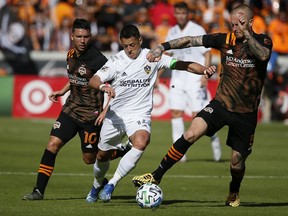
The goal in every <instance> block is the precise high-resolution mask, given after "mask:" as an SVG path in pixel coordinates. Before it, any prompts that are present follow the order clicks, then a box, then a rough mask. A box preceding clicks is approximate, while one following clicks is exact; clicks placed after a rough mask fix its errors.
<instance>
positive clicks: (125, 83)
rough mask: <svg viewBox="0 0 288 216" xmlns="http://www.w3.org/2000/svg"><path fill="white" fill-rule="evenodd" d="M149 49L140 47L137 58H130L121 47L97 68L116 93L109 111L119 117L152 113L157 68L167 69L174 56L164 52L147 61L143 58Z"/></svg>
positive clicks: (98, 72)
mask: <svg viewBox="0 0 288 216" xmlns="http://www.w3.org/2000/svg"><path fill="white" fill-rule="evenodd" d="M149 51H150V50H149V49H142V50H141V53H140V55H139V56H138V57H137V58H136V59H131V58H129V57H128V56H127V55H126V54H125V52H124V50H122V51H120V52H118V53H117V54H116V55H114V56H112V57H110V58H109V59H108V61H107V62H106V64H105V65H104V66H103V67H102V68H101V69H100V70H99V71H97V73H96V74H97V75H98V76H99V77H100V79H101V81H102V82H107V81H112V83H111V86H112V88H114V90H115V92H116V96H115V98H114V99H112V100H111V103H110V110H109V111H108V113H109V112H110V114H111V112H114V113H116V114H118V115H119V116H122V117H125V116H127V117H128V116H135V115H136V116H141V115H142V116H143V115H145V116H149V117H150V116H151V111H152V108H153V88H154V84H155V81H156V79H157V71H158V70H159V69H160V68H163V67H166V68H169V67H170V64H171V61H172V59H173V58H172V57H170V56H167V55H163V57H162V58H161V60H160V61H159V62H149V61H148V60H147V59H146V54H147V53H148V52H149ZM108 113H107V115H108Z"/></svg>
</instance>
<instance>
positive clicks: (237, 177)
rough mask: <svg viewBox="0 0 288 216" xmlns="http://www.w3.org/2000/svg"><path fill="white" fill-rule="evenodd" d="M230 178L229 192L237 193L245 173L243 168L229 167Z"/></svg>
mask: <svg viewBox="0 0 288 216" xmlns="http://www.w3.org/2000/svg"><path fill="white" fill-rule="evenodd" d="M230 173H231V177H232V180H231V182H230V187H229V190H230V193H238V192H239V190H240V185H241V182H242V180H243V177H244V174H245V168H244V169H243V170H241V171H235V170H232V169H230Z"/></svg>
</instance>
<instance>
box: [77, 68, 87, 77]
mask: <svg viewBox="0 0 288 216" xmlns="http://www.w3.org/2000/svg"><path fill="white" fill-rule="evenodd" d="M78 73H79V74H80V75H81V76H83V75H84V74H86V68H85V65H81V67H79V69H78Z"/></svg>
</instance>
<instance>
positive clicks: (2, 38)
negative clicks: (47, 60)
mask: <svg viewBox="0 0 288 216" xmlns="http://www.w3.org/2000/svg"><path fill="white" fill-rule="evenodd" d="M18 15H19V5H18V1H15V2H12V3H10V4H7V5H5V6H4V7H2V8H1V10H0V49H1V51H2V53H3V55H4V60H5V61H6V62H7V63H8V64H9V65H10V67H11V68H12V70H13V71H12V73H13V74H38V69H37V66H36V64H35V63H34V61H33V60H32V59H31V57H30V51H31V50H32V43H31V40H30V37H29V35H28V32H27V29H25V27H26V25H25V23H24V22H23V21H22V20H20V19H19V16H18Z"/></svg>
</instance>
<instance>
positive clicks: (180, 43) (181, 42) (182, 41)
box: [146, 35, 203, 62]
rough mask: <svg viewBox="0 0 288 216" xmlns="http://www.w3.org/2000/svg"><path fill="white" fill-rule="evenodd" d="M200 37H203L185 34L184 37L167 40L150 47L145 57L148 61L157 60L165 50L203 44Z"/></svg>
mask: <svg viewBox="0 0 288 216" xmlns="http://www.w3.org/2000/svg"><path fill="white" fill-rule="evenodd" d="M202 38H203V36H202V35H201V36H194V37H191V36H186V37H181V38H177V39H174V40H170V41H167V42H165V43H162V44H159V45H158V46H156V47H155V48H153V49H151V50H150V51H149V52H148V53H147V56H146V58H147V60H148V61H150V62H153V61H159V60H160V58H161V55H162V54H163V52H165V51H166V50H170V49H182V48H188V47H194V46H203V43H202Z"/></svg>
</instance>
